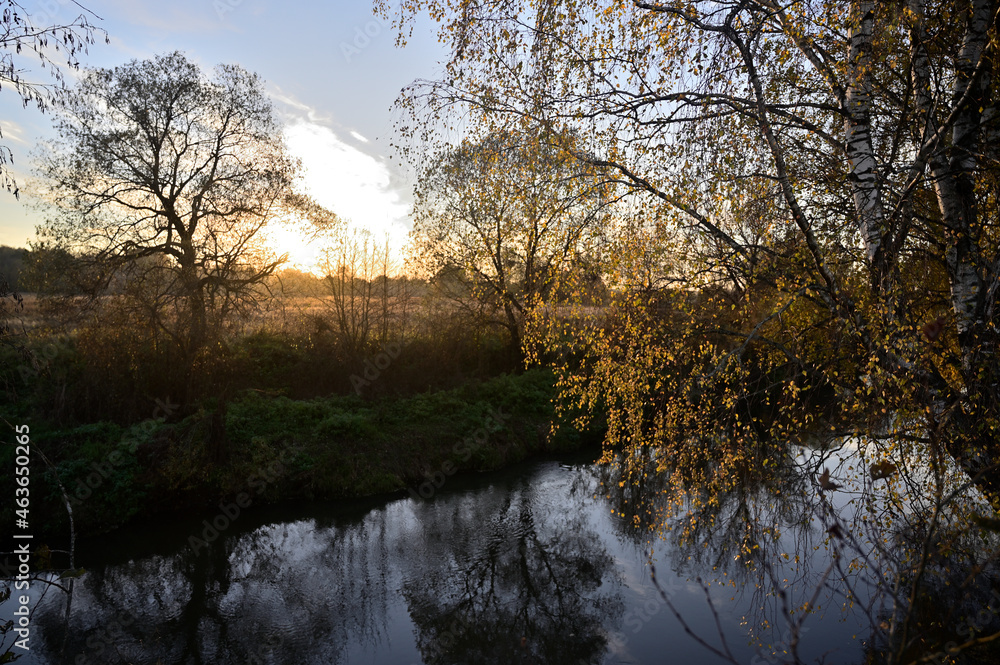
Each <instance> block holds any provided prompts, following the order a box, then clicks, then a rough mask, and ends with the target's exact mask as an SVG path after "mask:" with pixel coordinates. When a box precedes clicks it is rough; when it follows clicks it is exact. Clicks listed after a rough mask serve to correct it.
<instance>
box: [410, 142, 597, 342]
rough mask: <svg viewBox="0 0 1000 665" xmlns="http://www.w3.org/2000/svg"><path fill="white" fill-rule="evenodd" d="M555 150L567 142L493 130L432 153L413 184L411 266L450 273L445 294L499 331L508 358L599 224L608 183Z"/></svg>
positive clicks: (586, 249)
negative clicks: (451, 289)
mask: <svg viewBox="0 0 1000 665" xmlns="http://www.w3.org/2000/svg"><path fill="white" fill-rule="evenodd" d="M565 143H572V137H555V136H546V135H545V134H544V132H541V133H539V132H538V131H537V130H536V131H535V132H530V131H529V132H516V131H499V132H495V133H493V134H490V135H488V136H486V137H485V138H484V139H483V140H481V141H478V142H470V141H464V142H462V144H461V145H459V146H457V147H453V148H446V149H444V150H443V151H441V152H440V154H439V155H438V156H437V157H436V158H435V159H433V160H431V161H430V162H429V163H427V164H426V165H425V167H424V169H423V170H422V172H421V174H420V177H419V179H418V182H417V186H416V203H415V208H414V226H413V232H412V235H411V238H412V240H413V247H414V250H415V256H416V257H417V258H418V260H419V263H420V264H421V267H422V268H423V269H424V271H425V272H427V273H429V274H431V275H447V276H450V277H452V278H453V277H454V276H455V275H460V276H461V277H462V279H461V281H460V288H459V290H458V293H455V294H453V295H454V296H455V297H456V298H458V299H460V300H465V299H468V298H471V300H472V302H473V303H475V304H476V305H477V307H475V309H476V310H477V311H481V312H482V313H483V314H484V315H485V316H486V318H487V320H488V321H489V322H491V323H494V324H498V325H500V326H502V327H503V328H505V329H506V330H507V332H508V334H509V336H510V340H511V346H512V347H513V348H514V349H516V350H517V352H518V353H520V351H521V341H522V337H523V335H524V327H525V322H526V321H527V319H528V316H529V314H530V312H531V310H532V309H533V308H534V307H535V306H536V305H537V304H539V303H540V302H541V301H542V300H543V299H544V298H548V297H550V296H551V295H552V292H553V290H554V288H555V287H556V285H557V283H558V282H559V279H560V277H561V273H562V272H563V271H564V270H566V269H567V267H568V266H569V264H570V263H571V262H572V261H573V260H574V259H579V258H580V257H581V256H586V255H588V254H589V253H590V252H591V251H592V250H594V249H595V248H594V245H595V243H596V242H597V241H598V240H599V238H600V236H601V233H602V231H603V228H604V226H605V225H606V224H607V218H608V207H609V206H610V202H611V191H612V188H611V187H610V184H609V182H608V180H607V179H606V178H604V177H602V175H601V173H600V172H599V170H597V169H594V168H592V167H589V166H588V165H586V164H584V163H582V162H574V161H566V160H563V159H561V153H562V151H563V150H565V147H564V146H563V145H562V144H565ZM443 281H444V282H445V283H450V282H454V281H455V280H454V279H445V280H443ZM466 304H468V303H466Z"/></svg>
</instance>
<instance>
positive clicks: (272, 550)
mask: <svg viewBox="0 0 1000 665" xmlns="http://www.w3.org/2000/svg"><path fill="white" fill-rule="evenodd" d="M858 455H859V453H858V451H857V450H854V449H850V448H843V449H840V450H835V451H826V452H819V451H816V450H812V449H809V448H804V447H797V448H793V449H792V454H791V455H789V456H788V457H787V459H785V460H784V463H781V464H776V463H775V464H769V465H768V466H766V467H762V468H761V469H759V472H758V473H755V474H747V476H746V477H744V478H741V479H739V482H735V481H734V482H731V483H729V484H727V485H726V486H725V488H724V491H713V492H707V491H692V492H690V493H689V494H688V495H686V496H679V495H678V494H677V493H676V491H675V489H676V488H675V487H673V486H672V485H671V484H670V483H669V480H670V478H669V475H668V474H666V473H663V469H662V465H661V468H660V469H659V470H658V471H657V472H656V473H648V474H645V477H644V479H643V484H642V486H641V487H639V491H637V485H635V484H632V483H629V482H626V483H624V484H623V483H622V482H621V476H619V475H616V471H617V470H616V469H615V468H614V467H613V466H612V467H595V466H593V465H591V464H580V465H576V466H565V465H557V464H555V463H545V464H541V465H538V466H535V467H531V468H527V467H525V468H521V469H515V470H512V471H510V472H509V473H506V474H500V475H493V476H489V477H484V478H482V479H471V480H470V479H461V478H453V479H451V480H450V481H449V485H448V486H447V487H446V488H445V491H442V492H439V493H438V494H436V495H435V496H434V497H433V498H432V499H430V500H428V501H416V500H411V499H410V498H406V499H399V500H391V501H387V502H386V501H383V502H374V503H370V504H356V505H346V506H345V505H343V504H338V505H330V506H325V507H324V506H318V505H310V506H304V507H300V508H294V509H293V508H282V509H275V510H273V511H271V512H266V511H265V512H255V513H252V514H249V513H248V514H247V515H245V516H243V517H241V518H240V519H239V520H238V521H236V522H235V523H234V525H233V526H232V527H230V528H229V530H227V531H225V532H224V533H223V534H222V535H221V537H220V538H219V539H218V540H216V541H215V542H213V543H212V544H211V546H209V547H207V548H202V549H199V550H198V551H197V552H196V551H194V550H193V549H192V548H191V547H190V546H189V538H190V536H191V535H197V534H198V533H200V529H201V524H202V518H203V517H204V516H201V517H196V518H192V519H190V520H187V521H185V522H183V523H179V524H177V525H174V526H164V527H162V528H159V529H150V530H148V531H146V532H136V531H133V532H131V533H129V534H124V537H125V538H126V540H124V541H122V542H120V543H112V544H110V545H109V546H108V547H107V548H106V551H104V552H102V553H98V552H97V550H95V549H94V548H90V550H89V551H88V550H86V549H85V550H84V551H83V552H81V555H80V556H81V558H82V559H84V561H83V565H84V566H86V567H87V568H88V570H89V571H90V572H88V573H87V574H86V575H85V576H84V577H83V578H81V579H80V580H78V581H77V582H76V586H75V590H74V593H73V595H72V602H71V606H70V608H69V613H68V618H67V616H66V609H67V608H66V602H67V599H66V597H65V596H55V595H50V596H49V598H48V599H47V601H46V602H45V603H44V604H43V605H42V606H41V608H40V609H39V610H38V612H37V613H36V615H35V617H34V620H33V621H34V625H35V626H36V627H37V628H38V633H37V636H38V640H37V641H36V642H35V643H34V644H33V646H34V647H35V648H34V650H33V651H32V652H31V654H30V655H29V656H28V657H26V658H25V659H24V660H23V661H22V662H23V663H24V665H34V664H38V665H41V664H42V663H77V664H80V663H108V664H117V663H140V664H141V663H149V664H150V665H152V664H154V663H160V662H162V663H163V664H164V665H172V664H181V663H183V664H189V663H221V664H228V663H240V664H250V665H253V664H261V665H264V664H279V663H280V664H285V663H288V664H291V663H295V664H297V665H298V664H302V665H306V664H311V663H352V662H365V663H375V664H380V663H418V662H424V663H428V664H434V665H438V664H440V665H445V664H451V663H456V664H457V663H483V664H487V663H553V664H559V663H565V664H567V665H580V664H583V663H594V664H597V663H624V662H629V663H659V662H663V654H664V649H665V648H669V653H670V654H671V655H672V656H676V657H677V658H678V659H679V660H681V661H684V660H687V661H692V662H710V660H711V659H710V658H709V656H708V652H707V651H706V650H705V649H704V647H703V646H700V645H699V644H697V643H696V642H695V641H694V640H692V639H691V638H690V637H689V636H688V635H686V634H685V629H684V628H682V627H681V625H680V624H679V623H678V622H677V620H676V619H675V617H674V616H673V615H672V614H671V613H670V612H668V611H663V608H664V602H663V600H662V597H661V596H660V591H663V592H664V593H665V595H666V598H667V599H668V600H669V602H670V603H672V604H673V605H674V606H675V607H676V608H677V609H678V610H679V611H680V612H681V614H682V615H683V617H684V618H685V620H686V621H687V622H688V628H690V629H691V630H692V632H694V633H696V634H698V635H699V636H700V637H702V638H703V639H704V640H705V641H706V642H707V643H709V644H710V645H712V646H713V647H715V648H719V649H720V650H722V651H727V652H728V654H729V655H730V656H731V660H732V661H733V662H739V663H749V662H754V663H761V662H768V663H778V662H796V661H800V662H810V661H815V660H818V659H823V660H824V661H825V662H828V663H834V662H845V663H847V662H859V661H861V660H863V659H864V658H866V657H869V658H874V657H875V655H877V654H878V653H879V652H881V651H884V650H885V648H887V647H888V646H899V644H898V643H899V641H900V640H903V641H905V642H906V644H903V645H902V646H900V649H901V650H905V649H909V651H910V652H912V653H918V652H919V651H920V650H927V649H934V648H937V647H938V646H942V644H943V640H944V639H945V637H946V635H947V631H939V632H940V636H936V635H935V634H934V633H933V631H929V630H928V626H930V625H931V624H933V623H934V621H937V622H938V623H939V624H940V625H945V626H949V630H952V632H954V629H955V627H956V626H958V627H963V626H964V627H965V628H966V634H973V635H974V634H977V632H979V631H983V630H987V629H988V628H989V627H990V626H991V625H993V624H992V623H990V622H991V621H992V622H994V623H995V619H996V617H995V615H993V614H991V615H989V616H987V615H981V616H980V615H979V614H977V613H976V610H977V608H982V607H986V606H987V604H988V603H990V602H993V605H989V606H990V607H993V606H995V607H997V608H1000V594H995V595H997V598H996V599H992V598H991V597H990V596H989V591H990V589H993V588H996V587H995V584H994V582H995V580H996V577H994V576H991V574H990V572H989V567H988V565H987V564H989V563H990V561H991V559H990V558H989V557H990V556H991V552H995V551H996V550H997V546H996V545H997V544H996V542H995V540H996V539H995V538H993V539H992V540H990V537H988V535H987V536H986V537H985V540H983V538H979V540H978V541H976V542H972V540H973V539H972V538H971V536H972V534H969V533H968V532H966V533H965V534H964V535H962V534H952V535H954V536H955V537H952V535H949V532H948V530H947V529H945V528H937V530H936V533H937V534H938V536H937V537H938V540H937V541H935V548H934V551H933V552H931V553H930V554H931V555H933V556H924V557H923V558H921V552H923V550H921V548H922V547H924V546H925V545H926V543H927V542H929V541H928V539H927V538H926V537H922V536H925V535H926V532H927V529H929V528H930V526H929V525H932V523H931V522H929V521H928V513H927V512H926V506H925V505H924V504H922V503H920V501H910V500H909V499H907V495H906V491H907V490H906V488H905V487H903V486H901V485H900V484H899V483H895V484H893V483H892V482H886V481H884V480H882V481H879V482H873V481H872V478H871V477H870V476H869V474H867V466H866V465H865V464H863V463H860V462H859V456H858ZM823 469H827V470H829V471H830V473H831V477H832V478H835V479H836V480H837V483H838V484H840V485H841V487H839V488H837V489H836V490H835V491H834V490H832V489H828V490H826V491H823V490H821V488H820V485H819V483H818V477H819V476H820V474H821V470H823ZM893 482H894V481H893ZM897 509H898V510H897ZM937 514H938V515H939V517H941V516H943V515H945V514H944V513H941V512H940V511H939V512H938V513H937ZM941 520H943V517H941V519H940V520H939V521H941ZM837 529H840V531H838V530H837ZM921 529H923V531H921ZM978 535H979V536H981V535H982V534H978ZM958 536H962V537H958ZM990 548H992V550H991V549H990ZM925 549H926V548H925ZM651 550H652V551H653V552H654V557H655V559H656V561H657V570H658V583H659V587H660V588H659V589H657V588H655V587H654V586H653V585H652V584H651V582H650V580H649V568H648V567H647V566H646V557H647V556H648V552H649V551H651ZM934 557H937V558H934ZM88 559H89V560H88ZM921 562H923V564H924V565H922V567H919V572H914V571H917V570H918V565H919V564H921ZM970 570H974V571H976V575H978V577H976V576H971V577H970V576H969V575H968V572H969V571H970ZM907 575H909V577H908V576H907ZM963 575H964V577H963ZM918 578H919V579H918ZM914 580H917V581H918V582H919V585H918V586H920V588H921V589H925V590H926V593H925V594H924V595H923V596H919V597H918V601H919V602H918V603H910V604H907V602H905V601H906V598H904V597H903V595H900V594H899V593H897V592H896V591H894V589H899V588H900V587H898V586H894V584H895V583H896V582H899V581H902V582H904V583H907V584H908V583H912V582H913V581H914ZM887 582H888V583H889V584H887ZM991 584H992V585H993V586H991ZM942 601H946V603H947V604H946V605H942ZM920 603H923V605H920ZM984 603H986V604H984ZM942 612H944V613H945V614H947V616H946V617H944V619H942ZM907 616H909V617H910V618H909V619H907ZM970 617H971V618H970ZM0 618H2V615H0ZM904 619H906V620H908V621H910V624H909V628H908V630H909V631H910V632H909V635H908V636H907V635H902V636H901V634H900V632H899V630H898V627H899V626H901V625H902V623H901V622H902V621H903V620H904ZM963 622H964V623H963ZM63 637H65V638H66V641H65V647H63ZM858 639H860V640H861V642H859V641H858ZM893 640H896V642H893ZM920 640H923V641H920ZM935 640H937V641H936V642H935ZM866 654H867V656H866ZM755 659H756V660H755ZM761 659H763V660H761Z"/></svg>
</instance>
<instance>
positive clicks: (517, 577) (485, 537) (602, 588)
mask: <svg viewBox="0 0 1000 665" xmlns="http://www.w3.org/2000/svg"><path fill="white" fill-rule="evenodd" d="M583 489H584V486H583V485H580V484H579V483H577V484H575V485H574V491H576V492H580V491H581V490H583ZM569 505H573V502H570V504H569ZM416 515H417V518H418V522H419V524H420V528H421V529H423V530H424V531H425V532H426V533H432V534H448V536H447V542H446V543H445V542H443V541H438V544H439V545H440V547H439V548H435V547H433V546H432V547H431V548H429V549H428V550H425V551H421V552H417V553H415V556H417V557H423V560H424V561H425V563H423V564H421V565H419V566H418V569H419V570H421V571H422V573H423V574H422V575H420V576H418V577H414V578H412V579H409V580H408V581H407V582H406V583H405V585H404V588H403V594H404V596H405V598H406V601H407V604H408V606H409V609H410V616H411V618H412V619H413V622H414V624H415V625H416V628H417V631H418V634H417V645H418V648H419V650H420V653H421V655H422V656H423V659H424V662H425V663H428V664H433V665H439V664H440V665H444V664H446V663H470V664H478V663H512V664H513V663H546V664H552V665H558V664H559V663H566V664H570V663H572V664H573V665H578V664H585V663H599V662H601V661H602V658H603V655H604V653H605V649H606V646H607V643H608V636H609V634H610V633H611V632H612V631H613V630H615V628H616V627H617V626H618V625H619V624H620V620H621V614H622V612H623V608H624V605H623V601H622V599H621V595H620V593H618V591H617V590H615V587H616V586H617V585H618V584H619V583H620V580H618V577H617V571H616V568H615V562H614V560H613V558H612V557H611V556H610V554H609V553H608V552H607V550H606V549H605V548H604V546H603V544H602V539H601V538H600V536H599V534H598V533H596V532H594V531H593V530H592V529H591V528H590V527H589V525H588V522H587V520H586V517H585V516H584V515H583V514H582V513H581V512H580V511H578V510H572V509H570V510H567V509H566V505H565V504H564V505H563V506H561V507H560V506H553V505H551V504H550V505H547V506H546V505H545V504H543V503H541V502H539V501H538V500H537V498H536V496H535V493H534V491H533V490H532V489H531V488H530V487H528V486H521V487H519V488H517V489H514V490H510V491H496V490H493V491H490V492H487V493H479V494H477V495H476V496H474V497H470V500H467V501H450V502H446V503H440V502H433V503H428V504H422V505H420V506H419V507H418V509H417V511H416Z"/></svg>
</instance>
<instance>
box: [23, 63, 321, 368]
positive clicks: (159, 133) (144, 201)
mask: <svg viewBox="0 0 1000 665" xmlns="http://www.w3.org/2000/svg"><path fill="white" fill-rule="evenodd" d="M57 113H58V116H57V117H58V122H57V125H56V128H57V130H58V132H59V135H60V139H59V140H58V141H53V142H50V143H49V144H48V145H47V146H46V150H45V151H44V152H43V153H42V155H41V160H40V164H41V165H40V167H39V172H40V174H41V175H42V176H43V177H44V178H45V181H46V183H47V184H46V188H47V189H46V190H45V191H44V192H43V194H44V195H45V197H46V198H47V199H48V201H49V202H50V203H51V204H52V205H54V206H55V210H56V213H57V214H56V216H55V217H54V218H53V219H51V220H49V221H48V222H47V223H46V224H45V225H44V226H43V227H42V228H41V229H40V237H41V238H42V239H43V240H49V241H52V242H54V243H55V244H56V245H58V246H63V247H66V248H69V249H71V250H72V251H74V252H75V253H76V254H79V255H86V256H90V257H93V258H94V259H95V260H96V264H97V266H98V267H100V268H101V270H100V277H101V279H100V280H99V281H98V285H99V286H100V287H101V288H102V289H104V291H105V292H107V289H108V288H109V287H111V286H113V285H115V283H116V280H117V285H118V288H119V290H122V289H125V287H126V285H128V284H141V285H142V286H143V287H144V288H146V287H148V288H149V289H152V290H151V291H148V293H149V296H148V297H149V298H150V300H148V302H147V303H146V304H147V305H149V306H151V307H154V308H161V309H164V310H165V311H166V312H169V316H168V315H163V316H160V315H159V314H158V313H157V316H156V317H155V320H156V321H157V323H158V325H160V326H161V327H162V328H163V329H164V330H166V331H167V332H168V333H169V334H171V335H172V336H173V337H174V338H175V339H176V340H177V341H178V343H179V344H180V345H181V346H182V348H183V349H184V351H185V353H186V354H187V355H188V356H189V357H190V356H191V355H192V354H194V353H196V352H197V351H198V350H199V349H200V348H201V347H202V346H203V345H204V344H205V343H206V341H207V340H208V339H209V338H210V336H211V335H212V333H213V331H214V330H215V329H217V327H218V325H221V322H222V321H224V320H225V317H226V316H227V315H228V314H229V313H230V312H231V311H233V310H235V309H239V308H241V307H246V306H250V305H253V304H254V303H255V302H256V301H257V300H258V299H259V298H260V297H262V291H261V289H262V288H264V286H265V284H266V280H267V278H268V277H269V276H270V275H271V274H272V273H273V272H274V270H275V268H276V267H277V266H278V265H280V264H281V263H282V261H283V260H284V257H282V256H277V255H275V253H274V252H273V251H271V250H270V249H269V248H268V247H266V246H265V245H264V242H263V237H262V234H261V233H260V232H261V229H262V228H263V227H264V226H265V225H266V224H267V223H268V221H269V220H270V219H271V218H272V217H274V216H276V215H279V214H287V212H288V211H289V209H291V208H295V209H299V210H301V211H303V212H304V214H306V215H307V216H310V217H314V218H316V219H320V218H322V217H323V215H320V214H318V212H317V210H318V206H316V205H315V204H314V203H312V202H311V201H309V200H308V199H307V198H305V197H302V196H301V195H295V194H293V193H292V183H293V179H294V176H295V174H296V171H297V169H298V163H297V161H296V160H294V159H292V158H290V157H289V156H288V155H287V154H286V152H285V147H284V143H283V141H282V138H281V128H280V126H279V124H278V122H277V121H276V120H275V119H274V117H273V113H272V108H271V103H270V101H269V100H268V98H267V95H266V94H265V93H264V90H263V85H262V82H261V80H260V78H259V77H258V76H257V75H255V74H251V73H249V72H247V71H245V70H243V69H242V68H240V67H238V66H234V65H220V66H219V67H217V68H216V69H215V72H214V75H213V76H212V77H211V78H209V77H208V76H206V75H205V74H204V73H203V72H202V71H201V70H200V69H199V67H198V66H197V65H195V64H194V63H192V62H190V61H189V60H188V59H187V58H186V57H185V56H184V55H183V54H181V53H179V52H174V53H169V54H166V55H161V56H157V57H155V58H152V59H150V60H143V61H138V60H133V61H132V62H130V63H128V64H126V65H124V66H121V67H116V68H114V69H94V70H90V71H88V72H87V73H86V75H85V76H84V77H83V78H82V79H81V81H80V82H79V84H78V85H77V86H76V87H75V88H74V89H73V90H71V91H68V92H66V93H64V94H62V95H61V96H60V102H59V105H58V109H57ZM326 218H327V220H329V219H333V217H331V216H330V215H329V214H327V215H326Z"/></svg>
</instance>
